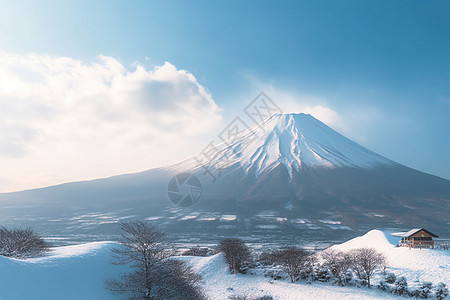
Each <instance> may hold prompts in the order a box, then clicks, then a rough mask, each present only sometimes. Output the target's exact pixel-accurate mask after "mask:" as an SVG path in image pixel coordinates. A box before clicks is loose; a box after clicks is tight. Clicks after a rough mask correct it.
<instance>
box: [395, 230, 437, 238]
mask: <svg viewBox="0 0 450 300" xmlns="http://www.w3.org/2000/svg"><path fill="white" fill-rule="evenodd" d="M421 230H423V231H425V232H427V233H428V234H430V235H431V236H433V237H438V236H437V235H436V234H434V233H432V232H430V231H428V230H426V229H424V228H414V229H411V230H410V231H407V232H396V233H393V234H392V235H394V236H400V237H410V236H412V235H414V234H416V233H418V232H419V231H421Z"/></svg>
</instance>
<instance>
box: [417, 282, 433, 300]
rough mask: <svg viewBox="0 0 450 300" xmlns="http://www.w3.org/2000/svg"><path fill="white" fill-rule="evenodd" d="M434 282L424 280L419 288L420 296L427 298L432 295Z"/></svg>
mask: <svg viewBox="0 0 450 300" xmlns="http://www.w3.org/2000/svg"><path fill="white" fill-rule="evenodd" d="M432 288H433V284H432V283H431V282H428V281H424V282H422V284H421V285H420V288H419V298H422V299H426V298H429V297H430V294H431V289H432Z"/></svg>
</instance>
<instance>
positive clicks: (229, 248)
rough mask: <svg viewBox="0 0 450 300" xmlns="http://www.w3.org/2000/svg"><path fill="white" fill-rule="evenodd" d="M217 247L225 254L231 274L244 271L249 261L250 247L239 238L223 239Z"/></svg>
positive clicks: (250, 258) (250, 257)
mask: <svg viewBox="0 0 450 300" xmlns="http://www.w3.org/2000/svg"><path fill="white" fill-rule="evenodd" d="M219 249H220V251H221V252H222V253H223V255H224V256H225V259H226V261H227V263H228V266H229V268H230V271H231V273H232V274H236V273H238V272H239V273H245V268H246V267H247V265H248V264H249V263H250V262H251V260H252V256H251V251H250V248H249V247H248V246H247V245H246V244H245V243H244V242H243V241H242V240H241V239H224V240H222V241H221V242H220V244H219Z"/></svg>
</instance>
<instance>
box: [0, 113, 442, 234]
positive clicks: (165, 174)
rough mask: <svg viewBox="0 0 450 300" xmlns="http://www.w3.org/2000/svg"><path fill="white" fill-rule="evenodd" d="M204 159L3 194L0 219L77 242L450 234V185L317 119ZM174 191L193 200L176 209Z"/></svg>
mask: <svg viewBox="0 0 450 300" xmlns="http://www.w3.org/2000/svg"><path fill="white" fill-rule="evenodd" d="M405 151H407V149H405ZM204 154H205V153H204V152H202V153H201V154H200V155H199V156H198V157H195V158H191V159H188V160H186V161H184V162H181V163H179V164H176V165H174V166H171V167H167V168H160V169H153V170H149V171H146V172H142V173H137V174H128V175H121V176H115V177H111V178H106V179H99V180H94V181H87V182H76V183H69V184H63V185H59V186H54V187H49V188H44V189H37V190H29V191H23V192H17V193H9V194H0V218H1V220H2V223H3V224H8V223H12V224H15V223H17V222H20V223H23V222H25V223H26V222H28V224H30V225H33V226H41V227H42V229H41V231H44V232H48V233H49V234H53V235H54V234H55V233H59V234H67V232H72V233H74V234H76V235H77V236H78V237H79V236H82V235H80V233H82V234H86V235H92V234H105V233H112V232H114V230H115V229H114V228H117V223H118V222H120V221H122V220H126V219H131V218H139V219H147V220H151V221H154V222H156V223H157V224H158V225H160V226H162V227H166V228H169V229H168V230H171V228H172V229H174V230H176V231H177V232H180V231H186V234H187V235H199V234H205V235H207V236H208V237H211V238H212V237H214V235H213V236H212V235H211V234H210V233H211V232H215V234H219V233H220V234H223V235H230V234H240V235H242V234H245V233H248V234H251V235H266V236H267V237H268V238H269V239H273V237H274V236H277V237H281V236H289V235H291V234H296V235H298V234H299V232H308V231H311V230H312V231H314V235H312V236H314V237H316V238H320V237H322V238H323V236H324V235H325V236H329V234H330V233H331V232H333V236H334V237H336V230H338V231H341V232H344V233H343V234H344V235H345V234H347V235H346V236H345V237H348V236H349V234H351V232H352V231H354V230H365V229H367V228H373V227H376V226H379V225H381V224H382V225H383V227H384V228H387V227H392V228H399V229H402V230H403V229H405V228H409V227H417V226H420V227H426V228H428V229H429V230H432V231H437V232H439V234H440V235H441V236H446V235H448V236H450V223H449V215H450V181H449V180H446V179H442V178H439V177H436V176H433V175H429V174H425V173H422V172H419V171H416V170H413V169H410V168H408V167H405V166H403V165H400V164H398V163H395V162H393V161H391V160H389V159H387V158H384V157H382V156H380V155H378V154H376V153H374V152H372V151H370V150H368V149H366V148H364V147H362V146H360V145H358V144H357V143H355V142H353V141H351V140H349V139H348V138H346V137H344V136H342V135H341V134H339V133H338V132H336V131H334V130H333V129H331V128H329V127H328V126H327V125H325V124H324V123H322V122H320V121H319V120H317V119H315V118H314V117H312V116H310V115H305V114H283V115H274V116H272V117H271V118H269V119H268V120H266V122H264V124H262V125H261V126H258V127H255V128H253V129H252V130H250V131H243V132H241V133H240V134H239V135H235V136H232V138H231V139H229V140H226V141H225V142H224V143H222V144H220V145H217V146H214V147H212V148H211V147H210V148H209V149H208V151H207V157H208V159H204V158H203V159H202V158H201V157H200V156H201V155H204ZM199 157H200V158H199ZM180 173H181V174H183V175H181V176H180V177H176V175H178V174H180ZM186 173H189V174H193V175H194V177H197V178H198V179H199V180H193V177H190V175H187V176H186ZM174 176H175V177H174ZM183 182H195V186H194V187H190V188H191V189H190V188H188V189H186V187H183V186H182V185H183ZM168 189H169V191H168ZM186 191H191V192H192V191H195V193H192V194H191V195H190V196H189V197H184V195H182V194H183V193H185V192H186ZM168 192H169V193H168ZM178 194H180V195H178ZM168 195H171V196H173V195H175V198H176V199H188V200H189V203H191V204H192V203H195V204H194V205H193V206H189V207H177V206H175V205H174V204H173V203H172V202H170V201H169V198H168ZM200 195H201V198H200V199H198V198H197V197H199V196H200ZM171 196H169V197H171ZM178 196H179V197H178ZM171 200H173V198H172V199H171ZM181 202H182V201H181ZM180 206H183V205H180Z"/></svg>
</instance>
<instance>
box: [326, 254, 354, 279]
mask: <svg viewBox="0 0 450 300" xmlns="http://www.w3.org/2000/svg"><path fill="white" fill-rule="evenodd" d="M321 256H322V258H323V260H324V261H325V264H326V265H327V266H328V268H329V269H330V271H331V273H332V274H333V275H334V276H335V277H336V278H337V279H338V281H339V283H340V284H343V283H344V282H345V274H346V273H347V271H348V270H349V269H350V267H351V266H352V259H351V256H350V255H349V254H348V253H343V252H340V251H336V250H334V249H327V250H325V251H323V252H322V253H321Z"/></svg>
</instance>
